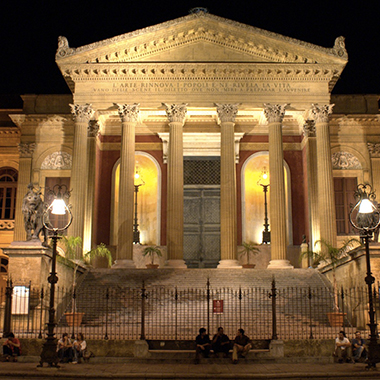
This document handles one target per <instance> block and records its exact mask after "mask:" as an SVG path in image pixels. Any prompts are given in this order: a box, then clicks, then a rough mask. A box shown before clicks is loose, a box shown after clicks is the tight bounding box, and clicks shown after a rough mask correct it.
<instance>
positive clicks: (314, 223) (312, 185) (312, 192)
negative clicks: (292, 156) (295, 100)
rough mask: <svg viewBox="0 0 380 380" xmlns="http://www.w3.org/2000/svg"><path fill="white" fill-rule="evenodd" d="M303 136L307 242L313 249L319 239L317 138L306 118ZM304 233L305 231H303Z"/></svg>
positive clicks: (313, 128) (313, 126) (313, 125)
mask: <svg viewBox="0 0 380 380" xmlns="http://www.w3.org/2000/svg"><path fill="white" fill-rule="evenodd" d="M303 133H304V136H305V140H306V142H305V157H306V178H307V192H308V199H309V201H308V207H309V242H310V249H314V245H315V242H316V241H318V240H319V216H318V215H319V214H318V177H317V140H316V137H315V136H316V134H315V122H314V121H313V120H308V121H307V122H306V123H305V125H304V126H303ZM304 232H305V234H306V231H304Z"/></svg>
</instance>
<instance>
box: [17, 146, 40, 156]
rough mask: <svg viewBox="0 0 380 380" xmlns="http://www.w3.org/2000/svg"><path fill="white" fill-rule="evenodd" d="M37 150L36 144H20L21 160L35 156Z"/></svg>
mask: <svg viewBox="0 0 380 380" xmlns="http://www.w3.org/2000/svg"><path fill="white" fill-rule="evenodd" d="M35 149H36V143H19V144H18V150H19V152H20V158H31V157H32V156H33V153H34V150H35Z"/></svg>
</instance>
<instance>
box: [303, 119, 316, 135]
mask: <svg viewBox="0 0 380 380" xmlns="http://www.w3.org/2000/svg"><path fill="white" fill-rule="evenodd" d="M302 128H303V135H304V136H305V137H315V121H314V120H306V121H305V124H304V125H303V127H302Z"/></svg>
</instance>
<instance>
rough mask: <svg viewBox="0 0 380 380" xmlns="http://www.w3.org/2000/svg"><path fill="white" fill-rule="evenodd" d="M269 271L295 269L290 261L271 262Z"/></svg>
mask: <svg viewBox="0 0 380 380" xmlns="http://www.w3.org/2000/svg"><path fill="white" fill-rule="evenodd" d="M267 269H294V267H293V265H291V264H290V261H289V260H271V261H269V265H268V267H267Z"/></svg>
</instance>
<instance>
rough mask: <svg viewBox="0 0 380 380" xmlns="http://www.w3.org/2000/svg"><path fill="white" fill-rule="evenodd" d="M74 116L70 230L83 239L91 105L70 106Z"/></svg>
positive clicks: (70, 232) (92, 111)
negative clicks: (71, 218)
mask: <svg viewBox="0 0 380 380" xmlns="http://www.w3.org/2000/svg"><path fill="white" fill-rule="evenodd" d="M70 107H71V113H72V114H73V116H74V120H75V126H74V149H73V166H72V169H71V180H70V188H71V189H72V193H71V198H70V203H71V205H72V212H73V223H72V225H71V227H70V228H69V231H68V233H69V235H70V236H80V237H81V238H82V239H83V237H84V236H83V231H84V212H85V208H86V190H87V175H88V174H87V128H88V123H89V121H90V119H91V118H92V116H93V115H94V110H93V109H92V106H91V104H85V105H80V104H70Z"/></svg>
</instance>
